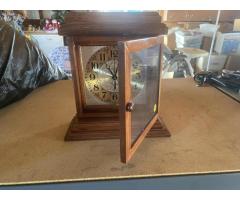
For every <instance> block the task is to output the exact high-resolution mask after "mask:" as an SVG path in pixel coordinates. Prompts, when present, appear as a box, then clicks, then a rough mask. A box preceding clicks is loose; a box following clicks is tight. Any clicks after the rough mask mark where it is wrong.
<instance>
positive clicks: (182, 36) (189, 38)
mask: <svg viewBox="0 0 240 200" xmlns="http://www.w3.org/2000/svg"><path fill="white" fill-rule="evenodd" d="M175 36H176V46H177V48H185V47H190V48H200V47H201V44H202V38H203V34H202V33H201V32H198V31H176V32H175Z"/></svg>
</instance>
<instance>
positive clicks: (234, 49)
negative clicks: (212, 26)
mask: <svg viewBox="0 0 240 200" xmlns="http://www.w3.org/2000/svg"><path fill="white" fill-rule="evenodd" d="M214 50H215V51H216V52H217V53H219V54H228V55H229V54H240V33H221V32H218V33H217V39H216V43H215V47H214Z"/></svg>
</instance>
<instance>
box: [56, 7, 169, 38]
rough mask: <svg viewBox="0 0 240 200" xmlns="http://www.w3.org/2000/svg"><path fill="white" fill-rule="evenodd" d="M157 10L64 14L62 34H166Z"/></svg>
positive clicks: (143, 35)
mask: <svg viewBox="0 0 240 200" xmlns="http://www.w3.org/2000/svg"><path fill="white" fill-rule="evenodd" d="M167 30H168V29H167V26H166V25H165V24H163V23H161V16H160V15H159V13H158V12H76V11H71V12H69V13H68V14H67V15H66V16H65V22H64V23H63V25H62V27H61V28H60V30H59V34H60V35H64V36H103V37H109V36H125V37H133V36H138V37H142V38H144V37H152V36H158V35H164V34H167Z"/></svg>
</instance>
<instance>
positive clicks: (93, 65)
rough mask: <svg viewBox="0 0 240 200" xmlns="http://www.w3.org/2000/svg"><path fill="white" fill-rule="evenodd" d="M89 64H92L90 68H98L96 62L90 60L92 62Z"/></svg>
mask: <svg viewBox="0 0 240 200" xmlns="http://www.w3.org/2000/svg"><path fill="white" fill-rule="evenodd" d="M91 66H92V70H93V69H98V68H99V65H98V63H94V62H92V63H91Z"/></svg>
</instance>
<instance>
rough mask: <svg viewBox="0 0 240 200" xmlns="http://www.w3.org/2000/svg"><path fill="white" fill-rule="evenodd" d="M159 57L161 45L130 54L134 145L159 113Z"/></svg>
mask: <svg viewBox="0 0 240 200" xmlns="http://www.w3.org/2000/svg"><path fill="white" fill-rule="evenodd" d="M159 55H160V45H157V46H153V47H151V48H148V49H144V50H142V51H139V52H133V53H131V54H130V58H131V61H132V63H131V95H132V97H133V100H132V102H133V104H134V109H133V111H132V118H131V123H132V127H131V128H132V135H131V142H132V144H133V143H134V142H135V141H136V139H137V138H138V137H139V135H140V134H141V133H142V131H143V130H144V128H145V127H146V126H147V125H148V123H149V122H150V121H151V119H152V118H153V117H154V116H155V114H156V113H157V111H158V108H157V107H158V87H159V78H160V59H159ZM134 58H135V59H134ZM136 58H139V59H136Z"/></svg>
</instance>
